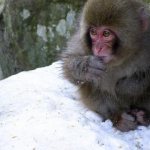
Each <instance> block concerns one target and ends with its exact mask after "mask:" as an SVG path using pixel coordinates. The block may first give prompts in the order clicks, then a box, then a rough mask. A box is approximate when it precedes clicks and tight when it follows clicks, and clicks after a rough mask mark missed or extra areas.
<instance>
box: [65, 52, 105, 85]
mask: <svg viewBox="0 0 150 150" xmlns="http://www.w3.org/2000/svg"><path fill="white" fill-rule="evenodd" d="M63 70H64V74H65V76H66V77H67V78H68V79H69V80H70V81H71V82H73V83H75V84H82V83H84V82H94V81H95V80H98V78H99V77H100V76H101V74H102V73H103V72H104V70H105V66H104V64H103V62H102V60H101V59H100V58H98V57H96V56H92V55H88V56H81V55H66V56H65V57H64V58H63Z"/></svg>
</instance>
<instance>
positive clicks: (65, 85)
mask: <svg viewBox="0 0 150 150" xmlns="http://www.w3.org/2000/svg"><path fill="white" fill-rule="evenodd" d="M149 137H150V127H148V128H146V127H139V128H138V129H137V130H135V131H130V132H128V133H121V132H120V131H117V130H116V129H114V128H113V127H112V124H111V122H110V121H109V120H107V121H105V122H102V120H101V118H100V117H99V116H98V115H97V114H96V113H94V112H92V111H90V110H88V109H87V108H85V107H84V106H83V104H82V103H81V102H80V101H79V95H78V93H77V88H76V87H75V86H73V85H72V84H70V83H69V82H68V81H66V80H65V79H64V78H63V76H62V71H61V62H56V63H54V64H52V65H51V66H48V67H44V68H39V69H36V70H33V71H28V72H22V73H19V74H17V75H14V76H11V77H9V78H7V79H5V80H2V81H0V150H111V149H112V150H150V142H149Z"/></svg>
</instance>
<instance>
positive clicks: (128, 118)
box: [113, 112, 138, 132]
mask: <svg viewBox="0 0 150 150" xmlns="http://www.w3.org/2000/svg"><path fill="white" fill-rule="evenodd" d="M113 122H114V121H113ZM137 125H138V123H137V120H136V119H135V117H134V116H132V115H130V114H128V113H126V112H124V113H122V114H121V115H120V116H118V117H117V118H115V122H114V126H115V127H116V128H117V129H118V130H120V131H122V132H127V131H130V130H134V129H136V127H137Z"/></svg>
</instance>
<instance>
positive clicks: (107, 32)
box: [103, 30, 111, 37]
mask: <svg viewBox="0 0 150 150" xmlns="http://www.w3.org/2000/svg"><path fill="white" fill-rule="evenodd" d="M110 35H111V32H110V31H109V30H105V31H104V32H103V36H104V37H109V36H110Z"/></svg>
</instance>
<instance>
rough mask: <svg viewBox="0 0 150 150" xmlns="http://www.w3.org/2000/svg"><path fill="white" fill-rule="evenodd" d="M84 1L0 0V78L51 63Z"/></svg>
mask: <svg viewBox="0 0 150 150" xmlns="http://www.w3.org/2000/svg"><path fill="white" fill-rule="evenodd" d="M84 2H85V0H82V1H79V0H77V1H73V0H72V1H70V0H0V15H1V16H0V78H2V74H3V77H8V76H10V75H12V74H15V73H18V72H20V71H23V70H30V69H34V68H37V67H42V66H46V65H49V64H51V63H52V62H53V61H54V60H56V56H57V54H58V53H60V51H61V50H63V49H65V45H66V40H67V39H68V38H69V37H70V34H71V33H72V32H73V29H74V27H75V26H76V25H77V24H75V22H76V20H77V16H78V13H79V12H80V10H81V7H82V5H83V4H84Z"/></svg>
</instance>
